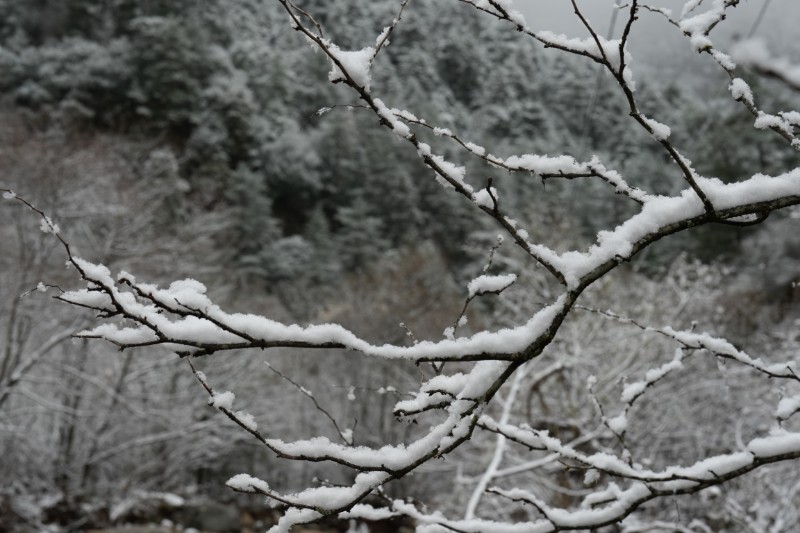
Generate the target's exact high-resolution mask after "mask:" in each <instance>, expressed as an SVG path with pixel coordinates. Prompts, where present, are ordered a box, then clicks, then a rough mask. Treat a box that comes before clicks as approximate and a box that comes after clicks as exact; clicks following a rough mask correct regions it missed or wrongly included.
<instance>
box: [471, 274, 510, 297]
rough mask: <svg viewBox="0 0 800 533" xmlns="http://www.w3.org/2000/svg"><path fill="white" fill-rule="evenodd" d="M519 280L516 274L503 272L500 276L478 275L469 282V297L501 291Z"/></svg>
mask: <svg viewBox="0 0 800 533" xmlns="http://www.w3.org/2000/svg"><path fill="white" fill-rule="evenodd" d="M515 281H517V275H516V274H502V275H499V276H488V275H483V276H478V277H477V278H475V279H473V280H472V281H470V282H469V285H468V286H467V290H468V292H469V297H470V298H474V297H475V296H478V295H480V294H486V293H500V292H502V291H504V290H506V289H507V288H508V287H510V286H511V285H512V284H513V283H514V282H515Z"/></svg>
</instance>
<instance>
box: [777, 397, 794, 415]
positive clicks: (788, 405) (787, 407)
mask: <svg viewBox="0 0 800 533" xmlns="http://www.w3.org/2000/svg"><path fill="white" fill-rule="evenodd" d="M798 411H800V396H791V397H789V398H783V399H781V401H780V403H778V408H777V409H776V410H775V417H776V418H778V419H779V420H787V419H788V418H790V417H791V416H792V415H793V414H795V413H796V412H798Z"/></svg>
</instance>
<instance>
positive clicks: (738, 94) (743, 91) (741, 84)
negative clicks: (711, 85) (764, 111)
mask: <svg viewBox="0 0 800 533" xmlns="http://www.w3.org/2000/svg"><path fill="white" fill-rule="evenodd" d="M728 89H729V90H730V91H731V96H733V98H734V99H735V100H744V101H745V102H747V103H748V104H749V105H751V106H752V105H755V100H754V99H753V91H752V90H751V89H750V86H749V85H748V84H747V82H746V81H744V80H743V79H742V78H734V79H733V81H731V84H730V86H729V87H728Z"/></svg>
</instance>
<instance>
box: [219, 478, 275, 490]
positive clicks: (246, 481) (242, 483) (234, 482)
mask: <svg viewBox="0 0 800 533" xmlns="http://www.w3.org/2000/svg"><path fill="white" fill-rule="evenodd" d="M225 484H226V485H227V486H229V487H230V488H232V489H234V490H239V491H242V492H256V491H260V492H269V485H268V484H267V482H266V481H264V480H261V479H258V478H256V477H253V476H251V475H248V474H237V475H235V476H233V477H232V478H230V479H229V480H228V481H226V482H225Z"/></svg>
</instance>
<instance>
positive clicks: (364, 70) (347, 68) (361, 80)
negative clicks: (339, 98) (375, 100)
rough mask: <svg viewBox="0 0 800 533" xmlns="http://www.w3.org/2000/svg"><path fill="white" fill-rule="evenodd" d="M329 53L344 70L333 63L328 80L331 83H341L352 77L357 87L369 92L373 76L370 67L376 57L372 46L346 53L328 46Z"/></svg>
mask: <svg viewBox="0 0 800 533" xmlns="http://www.w3.org/2000/svg"><path fill="white" fill-rule="evenodd" d="M328 52H330V54H331V56H333V57H334V58H335V59H336V61H338V62H339V64H340V65H341V67H342V68H344V72H342V68H340V67H339V65H337V64H336V61H331V71H330V72H329V73H328V80H330V81H331V82H334V83H336V82H341V81H346V80H347V76H346V75H345V74H347V75H349V76H350V79H352V80H353V81H354V82H355V84H356V85H358V86H359V87H361V88H362V89H364V90H365V91H367V92H369V90H370V84H371V83H372V75H371V73H370V66H371V64H372V59H373V58H374V57H375V49H374V48H373V47H371V46H368V47H366V48H362V49H361V50H355V51H352V50H351V51H345V50H341V49H339V47H338V46H336V45H335V44H329V45H328Z"/></svg>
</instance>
